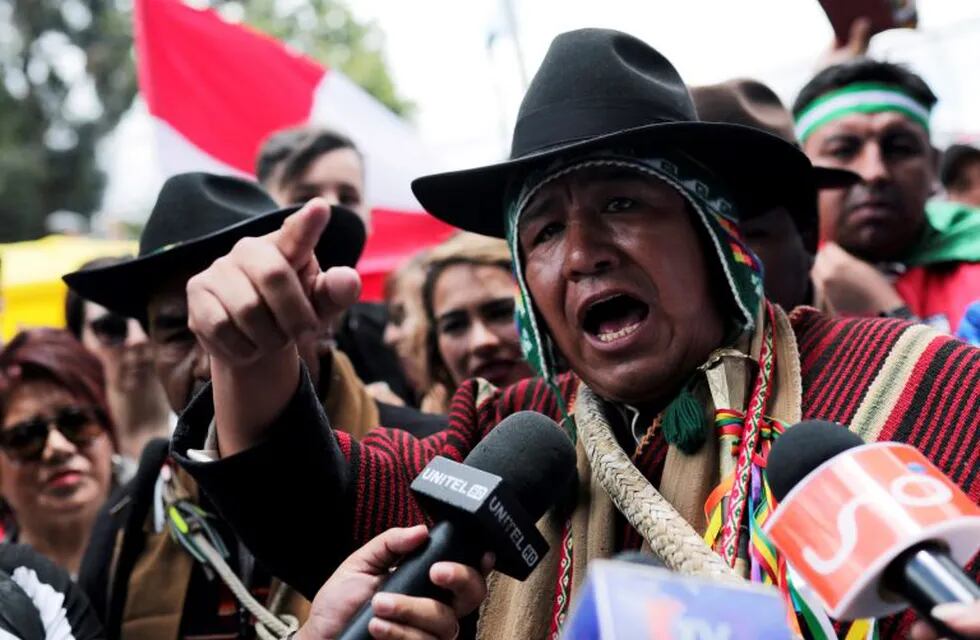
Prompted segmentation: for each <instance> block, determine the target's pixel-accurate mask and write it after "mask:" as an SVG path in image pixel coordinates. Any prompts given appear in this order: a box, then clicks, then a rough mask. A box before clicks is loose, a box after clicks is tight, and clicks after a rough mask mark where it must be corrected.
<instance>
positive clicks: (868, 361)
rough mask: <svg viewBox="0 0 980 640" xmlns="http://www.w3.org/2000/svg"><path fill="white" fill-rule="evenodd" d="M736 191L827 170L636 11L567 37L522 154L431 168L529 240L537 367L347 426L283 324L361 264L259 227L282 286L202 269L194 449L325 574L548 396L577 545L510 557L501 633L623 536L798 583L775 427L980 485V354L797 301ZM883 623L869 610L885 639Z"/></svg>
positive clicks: (249, 531) (452, 206)
mask: <svg viewBox="0 0 980 640" xmlns="http://www.w3.org/2000/svg"><path fill="white" fill-rule="evenodd" d="M730 185H737V186H738V192H739V193H743V192H746V193H753V192H757V191H761V190H766V189H774V188H778V189H780V190H782V191H783V192H784V197H785V202H786V206H787V207H789V208H790V209H791V210H799V211H801V212H809V214H812V213H814V209H815V207H816V195H815V179H814V174H813V167H812V165H811V164H810V162H809V161H808V160H807V159H806V156H805V155H804V154H803V153H802V152H801V151H800V150H799V149H798V148H797V147H796V146H794V145H793V144H791V143H789V142H787V141H785V140H783V139H781V138H779V137H776V136H773V135H770V134H768V133H765V132H763V131H760V130H758V129H754V128H749V127H743V126H738V125H733V124H727V123H714V122H703V121H700V120H699V119H698V116H697V114H696V111H695V109H694V105H693V103H692V101H691V97H690V94H689V93H688V91H687V89H686V87H685V85H684V83H683V81H682V79H681V78H680V76H679V75H678V73H677V71H676V70H675V69H674V67H673V66H672V65H671V64H670V62H669V61H668V60H667V59H666V58H664V57H663V56H662V55H661V54H660V53H659V52H657V51H656V50H655V49H653V48H652V47H650V46H648V45H647V44H645V43H643V42H642V41H640V40H638V39H636V38H634V37H632V36H629V35H626V34H623V33H619V32H616V31H609V30H602V29H582V30H579V31H573V32H569V33H565V34H562V35H560V36H558V37H557V38H556V39H555V41H554V42H553V43H552V45H551V48H550V49H549V51H548V54H547V55H546V56H545V59H544V61H543V63H542V65H541V68H540V69H539V70H538V72H537V74H536V75H535V78H534V81H533V82H532V83H531V86H530V88H529V89H528V92H527V95H526V96H525V98H524V101H523V102H522V105H521V109H520V112H519V116H518V120H517V125H516V127H515V131H514V138H513V145H512V151H511V158H510V159H509V160H507V161H505V162H501V163H498V164H494V165H490V166H486V167H480V168H476V169H470V170H466V171H456V172H452V173H444V174H438V175H433V176H427V177H424V178H420V179H418V180H416V181H415V182H414V183H413V190H414V192H415V194H416V196H417V197H418V198H419V200H420V201H421V202H422V204H423V205H424V206H425V207H426V209H427V210H428V211H430V212H431V213H432V214H433V215H435V216H437V217H439V218H441V219H443V220H446V221H448V222H449V223H451V224H453V225H455V226H457V227H460V228H462V229H466V230H468V231H473V232H477V233H483V234H487V235H495V236H498V237H504V238H507V240H508V242H509V244H510V247H511V250H512V256H513V261H514V271H515V274H516V276H517V279H518V283H519V286H520V290H521V294H522V295H521V299H520V301H519V304H518V312H517V316H518V317H517V320H518V324H519V328H520V335H521V342H522V347H523V349H524V352H525V354H526V355H527V358H528V360H529V362H531V363H532V364H533V366H534V367H535V368H536V370H537V372H538V374H539V377H538V378H534V379H530V380H525V381H522V382H519V383H517V384H515V385H513V386H511V387H508V388H507V389H494V388H493V387H491V386H490V385H489V384H488V383H487V382H486V381H483V380H470V381H468V382H466V383H464V384H463V385H462V386H461V387H460V388H459V389H458V391H457V393H456V396H455V398H454V400H453V402H452V405H451V407H452V409H451V411H450V425H449V428H448V429H446V430H445V431H443V432H441V433H439V434H436V435H433V436H430V437H427V438H421V439H420V438H415V437H413V436H411V435H409V434H406V433H404V432H397V431H394V430H389V429H384V428H380V429H377V430H375V431H373V432H372V433H370V434H369V435H368V436H366V437H365V438H364V439H363V440H361V441H357V440H356V439H354V438H352V437H350V436H348V435H346V434H344V433H342V432H340V431H338V430H334V429H333V428H332V426H331V425H330V424H329V422H328V420H327V419H326V418H325V416H324V415H323V412H322V411H321V410H320V408H319V404H318V403H317V402H316V398H315V395H314V394H313V392H312V387H311V385H310V383H309V381H308V379H307V376H306V374H305V372H304V371H303V368H302V364H301V362H300V360H299V359H298V358H297V356H296V351H295V347H293V346H292V340H294V339H295V337H294V336H293V334H291V333H289V331H290V329H288V328H287V327H285V326H283V325H282V324H280V323H279V322H278V321H277V320H276V318H279V317H281V316H283V315H284V310H286V309H291V308H292V309H296V311H297V313H298V312H302V313H303V314H304V315H307V314H313V313H314V312H315V311H319V312H320V313H323V312H325V311H326V310H329V309H331V308H332V307H336V306H338V301H339V300H341V299H349V298H350V292H351V288H352V287H356V282H354V281H352V280H351V279H350V278H351V275H352V274H350V272H336V271H333V270H328V271H326V272H323V273H320V272H319V270H318V269H316V268H315V267H314V266H313V265H314V263H313V261H312V260H311V258H310V256H309V255H306V254H305V253H304V254H302V255H298V254H296V255H294V254H290V255H283V254H282V253H281V252H277V251H274V246H272V245H273V244H274V243H272V242H270V241H269V239H268V238H265V239H263V238H260V239H258V240H257V241H254V242H251V243H250V247H251V248H252V250H253V252H254V255H253V256H252V257H251V260H254V261H255V262H257V263H258V262H261V263H262V264H263V265H264V266H263V267H262V269H260V270H261V271H265V272H266V276H265V277H263V278H262V281H263V287H261V288H257V287H255V286H251V285H248V284H247V278H246V275H247V274H244V273H243V274H242V277H241V278H239V277H238V276H235V281H236V282H238V283H239V284H238V285H236V286H235V288H234V289H232V288H230V287H228V288H225V289H224V290H223V289H222V287H220V286H218V284H219V282H218V280H217V279H216V278H217V276H218V275H220V274H219V271H218V270H213V269H209V270H207V271H205V272H203V273H201V274H199V275H198V276H196V277H195V279H194V280H192V281H191V283H190V284H189V286H188V298H189V300H190V315H191V327H192V329H193V331H194V332H195V333H196V334H197V336H198V338H199V339H200V340H201V342H202V344H204V345H205V348H207V349H208V351H209V352H210V353H212V354H213V355H212V358H213V360H214V361H215V364H214V365H213V375H212V387H211V388H210V389H208V390H205V391H204V392H202V394H201V395H200V396H198V398H197V399H196V400H195V401H194V403H192V405H191V406H190V407H189V408H188V410H187V411H186V412H185V414H184V415H183V416H182V420H181V424H180V426H179V427H178V429H177V433H176V434H175V436H174V452H175V455H176V456H177V457H178V459H179V460H180V462H181V464H182V465H184V466H185V467H186V468H187V469H188V470H189V471H190V472H191V473H192V474H193V475H194V476H195V477H196V478H197V479H198V481H199V482H200V484H201V486H202V487H204V489H205V491H207V492H208V494H209V495H210V496H211V498H212V499H213V500H214V502H215V503H216V504H218V505H220V506H221V509H222V514H223V515H224V516H225V517H226V518H227V519H228V520H229V521H230V522H233V523H234V526H235V527H236V530H237V531H238V532H239V533H240V535H241V536H242V537H243V539H244V540H245V541H246V544H247V545H248V546H249V548H250V549H251V550H252V551H253V552H254V553H255V554H256V557H257V558H259V559H260V560H261V561H262V562H263V564H265V565H266V566H268V567H270V568H272V569H273V570H274V571H275V573H276V574H277V575H279V576H281V577H282V578H283V579H285V580H286V581H287V582H289V583H290V584H292V585H294V586H296V587H297V588H298V589H300V591H302V592H303V593H307V594H313V593H315V591H316V589H317V588H318V587H319V586H320V584H322V582H323V580H324V578H325V576H326V575H327V573H328V571H329V567H330V566H332V565H333V564H335V563H336V562H337V561H338V560H339V559H340V558H342V557H343V555H344V554H345V553H347V552H348V550H349V549H350V548H352V546H354V545H356V544H358V543H360V542H361V541H363V540H366V539H368V538H369V537H370V536H372V535H374V534H375V533H377V532H378V531H380V530H383V529H385V528H387V527H392V526H398V525H405V524H409V523H415V522H421V521H423V520H424V519H425V515H424V514H423V512H422V510H421V508H420V506H419V504H418V503H417V502H416V500H415V499H414V497H413V496H412V494H411V492H410V491H409V485H410V483H411V481H412V479H413V478H414V477H415V476H416V475H417V474H418V473H419V472H420V471H421V469H422V468H423V467H424V466H425V464H426V463H427V462H428V461H429V460H431V459H432V458H433V457H434V456H436V455H443V456H447V457H450V458H452V459H454V460H462V459H463V458H465V457H466V455H467V454H468V453H469V452H470V451H471V450H472V449H473V448H474V447H475V446H476V444H477V443H478V442H479V441H480V440H481V439H482V438H483V437H484V436H485V435H486V434H487V433H489V432H490V431H491V430H492V429H493V428H494V427H495V426H496V425H497V424H498V423H499V422H500V421H501V420H502V419H503V418H504V417H506V416H507V415H510V414H512V413H514V412H516V411H520V410H525V409H531V410H535V411H538V412H540V413H543V414H545V415H547V416H550V417H552V418H553V419H554V420H555V421H556V422H558V423H559V424H560V428H561V429H563V430H564V431H565V433H566V434H567V435H568V437H569V438H570V439H571V440H572V441H573V442H575V443H576V447H577V452H578V472H579V485H578V490H577V491H575V492H574V493H572V494H570V495H568V496H567V499H565V500H563V501H562V502H561V503H560V504H559V505H556V506H555V507H554V508H553V509H552V511H550V512H549V513H548V514H547V515H546V516H545V517H543V518H542V519H541V520H540V521H539V523H538V525H539V527H540V529H541V530H542V533H543V534H544V536H545V538H546V539H547V540H548V541H549V543H550V545H551V551H550V552H549V553H548V554H547V555H546V556H545V557H544V558H543V559H542V563H541V565H540V566H539V567H538V568H537V569H536V570H535V572H534V573H533V574H532V575H531V576H530V577H529V578H528V579H527V580H526V581H525V582H517V581H514V580H512V579H510V578H507V577H506V576H503V575H498V574H491V576H490V579H489V582H488V585H489V595H488V599H487V601H486V602H485V603H484V606H483V607H482V608H481V611H480V616H479V621H478V629H477V635H478V637H480V638H488V639H500V638H521V639H525V638H531V639H538V638H553V637H556V634H557V633H558V632H559V630H560V627H561V625H562V622H563V621H564V619H565V616H566V614H567V612H568V605H569V602H570V600H571V599H572V597H573V596H574V595H575V592H576V590H577V589H578V588H579V587H580V586H581V584H582V581H583V579H584V577H585V570H586V566H587V563H588V562H589V561H590V560H593V559H596V558H601V557H608V556H610V555H613V554H614V553H616V552H617V551H619V550H623V549H640V548H644V549H650V550H652V551H653V552H654V553H656V554H657V555H659V556H660V557H661V558H662V559H663V560H664V562H665V563H666V564H667V566H668V567H670V568H672V569H674V570H677V571H681V572H684V573H690V574H696V575H701V576H705V577H713V578H717V579H736V578H744V579H748V580H753V581H756V582H762V583H768V584H772V585H775V586H776V587H777V588H778V589H779V590H780V591H781V592H782V593H783V594H784V595H785V597H786V598H787V601H788V602H789V601H790V593H791V592H793V591H794V589H795V588H794V586H793V584H792V578H791V577H789V576H788V575H787V573H786V571H785V564H784V563H781V562H780V561H779V559H778V555H777V554H776V552H775V550H774V549H773V548H772V547H771V545H770V544H769V543H768V541H767V540H766V539H765V537H764V536H763V535H762V534H761V530H762V525H763V524H764V523H765V520H766V518H767V517H768V514H769V513H770V512H771V511H772V509H773V508H774V506H775V505H774V504H772V502H771V497H770V496H771V492H769V491H768V490H767V479H766V473H765V459H766V456H767V455H768V452H769V449H770V445H771V443H772V441H773V440H774V439H775V438H778V437H779V435H780V434H781V433H783V432H784V430H785V429H786V428H789V427H791V426H792V425H793V424H795V423H797V422H799V421H800V420H801V419H804V418H822V419H826V420H834V421H838V422H841V423H843V424H847V425H849V426H850V427H851V429H853V430H854V431H855V432H857V433H859V434H860V435H861V436H862V437H863V438H865V439H866V440H868V441H876V440H883V439H885V440H889V439H890V440H899V441H902V442H907V443H910V444H912V445H913V446H917V447H919V448H921V449H922V450H923V451H925V452H926V454H927V455H928V456H929V457H930V458H931V459H932V460H933V461H934V462H935V463H936V464H937V465H938V466H939V467H940V468H941V469H942V470H943V471H944V472H945V473H946V474H948V475H949V476H950V477H951V478H953V480H954V481H956V482H958V483H959V484H960V485H962V486H963V487H964V489H966V490H967V491H968V492H969V493H970V495H973V496H977V495H978V494H980V478H978V474H977V469H978V468H980V429H978V426H977V423H976V420H975V407H976V406H977V405H978V404H980V385H978V384H977V382H978V379H980V351H978V350H976V349H973V348H971V347H969V346H967V345H964V344H962V343H960V342H957V341H955V340H953V339H952V338H949V337H948V336H944V335H941V334H939V333H938V332H936V331H934V330H933V329H930V328H928V327H925V326H922V325H912V324H909V323H906V322H902V321H898V320H894V319H833V318H828V317H826V316H822V315H820V314H819V313H817V312H816V311H815V310H813V309H808V308H800V309H798V310H797V311H795V312H794V313H793V314H792V315H790V316H787V315H786V313H785V312H784V311H783V310H782V309H781V308H780V307H778V306H777V305H774V304H771V303H769V302H768V301H767V300H766V299H765V297H764V296H763V293H762V283H763V277H762V275H763V274H762V265H761V264H760V262H759V260H758V259H757V258H756V256H755V255H753V253H752V252H751V250H750V249H749V248H748V246H747V245H746V243H745V241H744V239H743V238H742V235H741V232H740V231H739V227H738V223H739V221H740V219H741V217H742V215H747V214H744V213H743V212H742V209H741V208H740V202H739V200H738V199H737V198H733V197H732V196H731V195H730V193H731V191H730ZM324 224H325V222H324V220H323V219H322V217H318V216H316V215H313V214H311V213H309V212H307V213H306V214H304V215H299V214H297V216H295V217H294V218H291V219H290V221H288V222H287V223H286V226H288V227H292V228H294V229H296V230H298V231H299V232H301V233H298V234H297V235H299V236H300V237H316V236H317V235H319V234H320V232H321V231H322V229H323V228H324ZM255 270H256V269H254V268H253V269H252V271H253V272H254V271H255ZM224 275H225V276H226V277H230V276H231V275H232V274H229V273H227V272H226V273H224ZM277 283H278V284H277ZM260 289H261V290H260ZM307 330H309V329H307ZM948 362H955V363H956V366H946V364H947V363H948ZM948 394H953V395H948ZM939 416H941V418H942V420H941V421H940V420H939V419H938V418H939ZM333 426H336V425H333ZM258 470H263V471H264V470H268V471H267V472H266V473H261V472H260V473H257V471H258ZM260 487H261V488H260ZM270 487H291V488H292V490H291V491H276V492H275V493H271V494H270V493H269V488H270ZM297 487H300V488H302V489H303V490H300V491H297V490H296V488H297ZM266 495H276V496H285V500H289V501H290V502H283V501H277V502H272V501H270V500H269V499H267V498H265V497H264V496H266ZM282 514H285V515H282ZM292 514H297V515H296V516H294V517H293V518H290V517H289V516H290V515H292ZM298 514H302V515H301V516H299V515H298ZM750 523H751V524H752V526H749V525H750ZM973 570H975V568H974V569H973ZM793 602H794V603H801V604H800V608H801V610H802V612H803V614H804V615H802V616H801V618H800V619H799V620H800V621H798V620H797V618H796V617H795V616H792V617H791V619H790V620H788V622H789V623H790V624H791V625H792V626H794V627H795V628H796V629H797V630H798V631H800V625H803V626H805V627H807V628H808V633H810V634H811V637H818V638H819V637H825V636H823V635H822V633H823V632H822V631H821V630H822V629H824V628H827V627H826V626H825V625H828V624H829V622H827V621H826V616H824V618H823V620H821V619H820V616H821V615H822V614H820V612H819V610H816V609H815V608H814V607H813V606H812V605H811V604H806V603H805V602H803V601H800V600H798V599H797V600H793ZM910 623H911V616H908V615H907V616H904V617H898V618H890V619H887V620H883V621H881V624H880V629H879V630H878V631H879V632H880V635H881V636H882V637H893V638H897V637H904V634H905V632H906V631H907V629H908V626H909V624H910ZM869 624H871V623H869V622H868V621H862V622H860V623H859V626H858V627H857V628H854V629H853V630H852V631H853V632H854V633H855V634H862V635H861V637H864V635H863V634H865V633H867V631H868V625H869ZM862 625H863V626H862Z"/></svg>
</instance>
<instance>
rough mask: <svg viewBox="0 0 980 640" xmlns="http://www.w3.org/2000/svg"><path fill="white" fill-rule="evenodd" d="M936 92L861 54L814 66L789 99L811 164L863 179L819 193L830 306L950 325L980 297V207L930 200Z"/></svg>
mask: <svg viewBox="0 0 980 640" xmlns="http://www.w3.org/2000/svg"><path fill="white" fill-rule="evenodd" d="M935 103H936V96H935V95H934V94H933V93H932V91H931V90H930V89H929V87H928V86H927V85H926V84H925V82H923V81H922V79H921V78H920V77H919V76H917V75H915V74H914V73H912V72H911V71H909V70H908V69H905V68H904V67H901V66H898V65H895V64H892V63H889V62H880V61H877V60H870V59H867V58H861V59H857V60H853V61H850V62H846V63H843V64H839V65H835V66H832V67H828V68H827V69H824V70H823V71H821V72H820V73H818V74H817V75H816V76H815V77H814V78H813V79H812V80H810V82H809V83H807V85H806V86H805V87H803V89H802V90H801V91H800V94H799V96H798V97H797V99H796V103H795V104H794V106H793V114H794V116H795V119H796V132H797V136H798V137H799V139H800V142H801V143H802V145H803V150H804V151H805V152H806V154H807V155H808V156H809V157H810V159H811V160H812V161H813V162H814V164H819V165H825V166H831V167H838V168H841V169H849V170H851V171H854V172H855V173H857V174H858V175H860V176H861V178H862V180H861V182H860V183H858V184H855V185H853V186H851V187H848V188H846V189H838V190H832V191H825V192H822V193H821V194H820V221H821V239H822V240H823V241H824V242H825V243H826V244H825V245H824V247H823V248H822V250H821V252H820V254H818V257H817V261H816V264H815V266H814V270H813V277H814V280H815V281H816V282H817V284H818V285H819V286H821V287H822V289H823V293H824V294H825V295H826V296H827V298H828V299H829V300H830V302H831V303H832V304H833V305H834V307H835V308H836V309H838V310H839V311H841V312H843V313H845V314H848V313H849V314H854V315H898V316H903V317H916V318H919V319H921V320H923V321H925V322H927V323H929V324H931V325H933V326H935V327H936V328H939V329H941V330H943V331H946V332H954V331H956V330H957V328H959V327H960V324H961V322H962V320H963V317H964V313H965V311H966V308H967V307H968V306H969V305H970V303H972V302H974V301H975V300H977V299H980V215H978V212H977V210H976V209H973V208H971V207H969V206H968V205H964V204H960V203H952V202H943V201H939V200H932V201H929V198H930V196H932V195H933V193H934V191H935V188H936V184H937V175H938V174H937V171H938V157H939V154H938V152H937V151H936V150H935V149H934V148H933V147H932V145H931V144H930V140H929V114H930V111H931V110H932V107H933V106H934V105H935Z"/></svg>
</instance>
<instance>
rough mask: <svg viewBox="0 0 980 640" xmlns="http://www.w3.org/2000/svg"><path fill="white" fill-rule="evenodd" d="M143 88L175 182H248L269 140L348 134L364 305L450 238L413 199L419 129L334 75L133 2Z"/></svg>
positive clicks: (175, 6)
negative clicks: (193, 178)
mask: <svg viewBox="0 0 980 640" xmlns="http://www.w3.org/2000/svg"><path fill="white" fill-rule="evenodd" d="M134 31H135V39H136V54H137V63H138V70H139V84H140V90H141V92H142V94H143V97H144V99H145V100H146V103H147V105H148V107H149V111H150V115H151V117H152V118H153V124H154V127H155V129H156V136H157V140H158V145H157V146H158V157H159V161H160V164H161V167H162V169H163V171H164V173H166V174H167V175H173V174H175V173H181V172H184V171H210V172H215V173H229V174H237V175H246V176H252V175H253V171H254V166H255V158H256V154H257V153H258V149H259V145H260V144H261V143H262V141H263V140H264V139H265V137H266V136H268V135H269V134H270V133H272V132H273V131H276V130H278V129H282V128H285V127H290V126H295V125H300V124H304V123H316V124H322V125H325V126H328V127H331V128H333V129H336V130H338V131H341V132H343V133H345V134H347V135H348V136H350V137H351V138H352V139H353V140H354V141H355V143H356V144H357V145H358V147H359V148H360V150H361V152H362V153H363V154H364V157H365V161H366V164H367V198H368V201H369V202H370V203H371V204H372V223H371V224H372V230H371V235H370V238H369V240H368V244H367V247H366V249H365V252H364V255H363V257H362V258H361V261H360V263H359V265H358V270H359V271H360V272H361V276H362V279H363V280H364V298H365V299H368V300H372V299H373V300H377V299H379V298H380V296H381V289H382V283H383V281H384V277H385V275H386V274H387V273H389V272H390V271H391V270H392V269H394V268H395V267H397V266H398V265H399V264H400V263H401V262H402V261H404V260H405V259H406V258H407V257H408V256H410V255H412V254H413V253H415V252H416V251H418V250H419V249H421V248H424V247H426V246H431V245H433V244H435V243H437V242H439V241H441V240H443V239H445V238H446V237H447V236H448V235H449V234H450V233H452V229H451V227H449V226H447V225H445V224H444V223H442V222H440V221H438V220H436V219H435V218H433V217H432V216H429V215H427V214H425V213H424V212H423V211H422V208H421V205H419V203H418V201H416V200H415V198H414V196H413V195H412V192H411V189H410V186H409V185H410V182H411V180H412V178H415V177H416V176H419V175H423V174H425V173H429V172H431V171H433V170H434V169H435V163H434V161H433V159H432V157H431V156H429V155H428V154H427V153H426V151H425V149H424V147H423V146H422V144H421V142H420V140H419V139H418V138H417V137H416V135H415V134H414V132H413V131H412V130H411V128H410V127H409V126H408V125H407V124H406V123H405V122H403V121H402V120H400V119H399V118H398V117H397V116H396V115H395V114H394V113H392V112H391V111H389V110H388V109H387V108H385V107H384V106H383V105H382V104H381V103H379V102H378V101H377V100H375V99H374V98H372V97H371V96H370V95H368V94H367V93H366V92H365V91H364V90H362V89H361V88H360V87H358V86H357V85H356V84H354V83H353V82H352V81H351V80H350V79H349V78H347V77H346V76H344V75H343V74H342V73H340V72H339V71H337V70H334V69H326V68H324V67H323V66H321V65H320V64H318V63H317V62H316V61H314V60H312V59H310V58H308V57H306V56H303V55H300V54H298V53H296V52H294V51H291V50H290V49H289V48H287V47H286V46H285V45H283V44H282V43H280V42H278V41H276V40H274V39H272V38H270V37H268V36H266V35H264V34H262V33H259V32H258V31H255V30H253V29H250V28H249V27H247V26H245V25H238V24H231V23H228V22H226V21H225V20H223V19H222V18H221V17H220V16H219V15H218V14H217V13H215V12H214V11H213V10H200V9H195V8H193V7H190V6H187V5H186V4H184V3H183V2H181V0H137V2H136V6H135V27H134Z"/></svg>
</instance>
